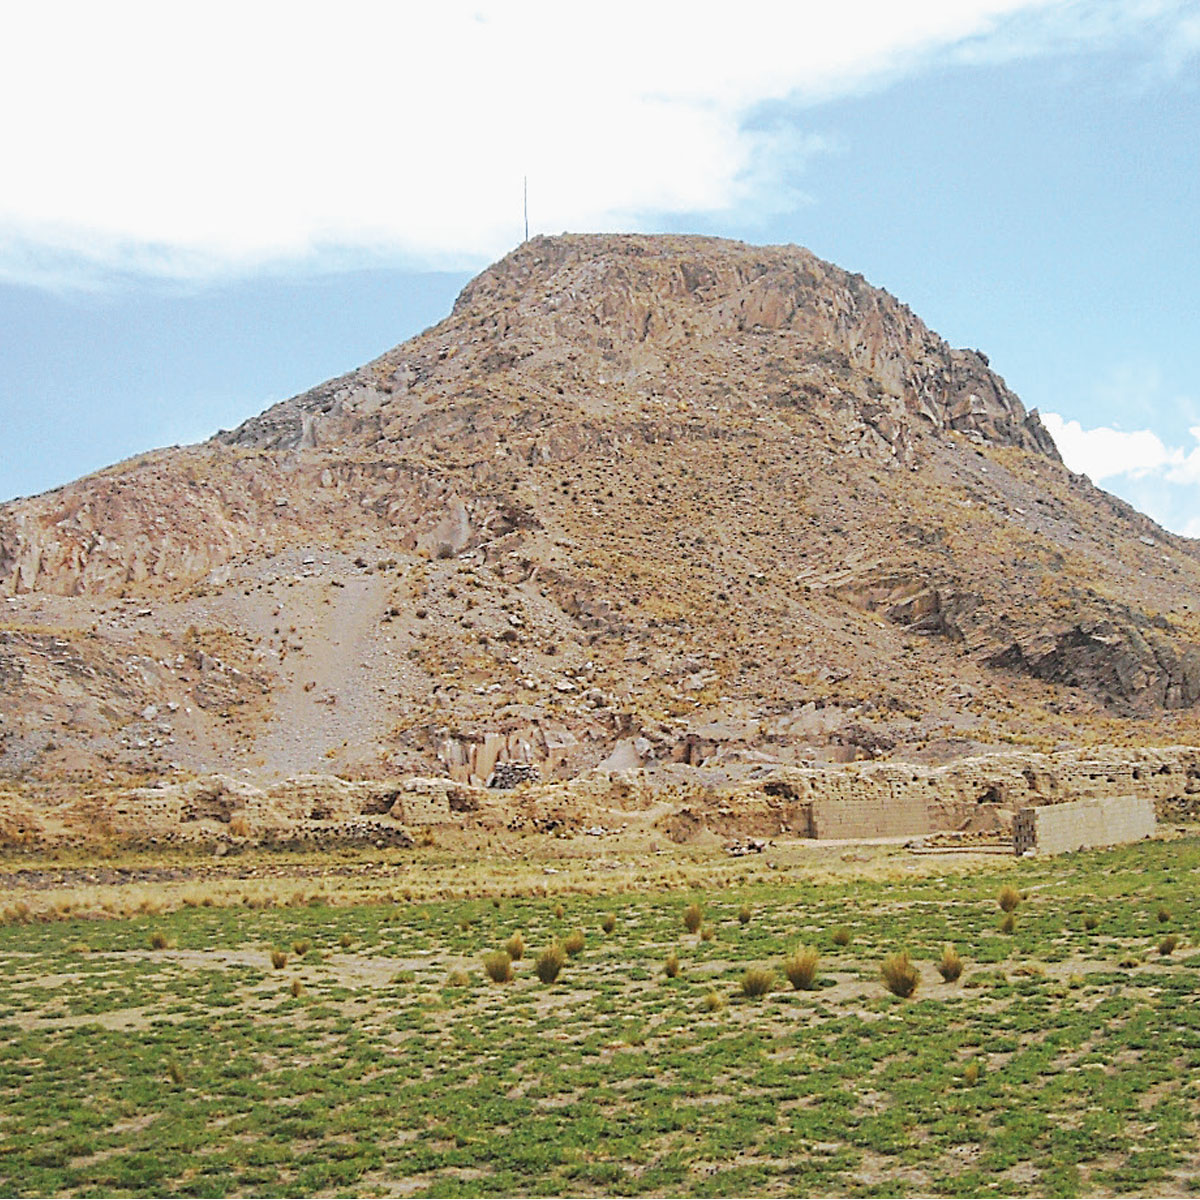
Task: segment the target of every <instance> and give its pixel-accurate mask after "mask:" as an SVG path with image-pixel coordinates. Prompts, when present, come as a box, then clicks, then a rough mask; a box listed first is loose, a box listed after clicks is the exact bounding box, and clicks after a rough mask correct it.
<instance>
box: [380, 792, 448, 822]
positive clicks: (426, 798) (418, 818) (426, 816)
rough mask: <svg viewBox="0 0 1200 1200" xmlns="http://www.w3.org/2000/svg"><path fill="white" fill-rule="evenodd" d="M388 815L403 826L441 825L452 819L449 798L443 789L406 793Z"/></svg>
mask: <svg viewBox="0 0 1200 1200" xmlns="http://www.w3.org/2000/svg"><path fill="white" fill-rule="evenodd" d="M390 815H391V816H392V817H394V818H395V819H396V820H397V821H399V822H401V824H404V825H443V824H445V823H446V822H447V821H449V820H451V819H452V818H451V813H450V800H449V797H448V796H447V794H446V792H445V790H444V789H435V788H421V789H419V790H418V789H414V790H412V791H406V792H405V793H404V794H403V795H402V796H400V797H399V798H398V799H397V800H396V803H395V804H394V805H393V806H392V810H391V813H390Z"/></svg>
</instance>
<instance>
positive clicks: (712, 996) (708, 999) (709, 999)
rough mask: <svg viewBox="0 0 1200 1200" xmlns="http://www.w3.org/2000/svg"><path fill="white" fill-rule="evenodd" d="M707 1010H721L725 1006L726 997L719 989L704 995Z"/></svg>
mask: <svg viewBox="0 0 1200 1200" xmlns="http://www.w3.org/2000/svg"><path fill="white" fill-rule="evenodd" d="M703 1003H704V1011H705V1012H710V1013H711V1012H720V1011H721V1009H723V1008H724V1007H725V997H724V996H722V995H721V993H720V992H718V991H711V992H709V993H708V994H707V995H706V996H705V997H704V1001H703Z"/></svg>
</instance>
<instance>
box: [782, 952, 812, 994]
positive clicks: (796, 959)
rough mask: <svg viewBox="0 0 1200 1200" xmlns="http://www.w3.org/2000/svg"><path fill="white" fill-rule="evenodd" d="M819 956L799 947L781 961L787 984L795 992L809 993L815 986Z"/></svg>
mask: <svg viewBox="0 0 1200 1200" xmlns="http://www.w3.org/2000/svg"><path fill="white" fill-rule="evenodd" d="M819 959H820V955H819V954H818V953H817V952H816V951H815V950H813V949H810V948H809V947H807V946H801V947H800V949H798V950H797V951H796V952H795V953H794V954H792V955H790V956H789V957H788V958H785V959H784V961H783V973H784V975H786V976H787V980H788V983H790V984H791V985H792V987H794V988H795V989H796V990H797V991H802V992H809V991H812V989H813V988H815V987H816V986H817V962H818V960H819Z"/></svg>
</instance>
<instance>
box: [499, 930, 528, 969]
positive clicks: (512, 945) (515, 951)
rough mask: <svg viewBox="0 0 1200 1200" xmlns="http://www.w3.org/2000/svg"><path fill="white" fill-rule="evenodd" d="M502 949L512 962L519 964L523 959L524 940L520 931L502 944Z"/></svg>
mask: <svg viewBox="0 0 1200 1200" xmlns="http://www.w3.org/2000/svg"><path fill="white" fill-rule="evenodd" d="M504 949H505V950H506V951H507V952H508V957H509V958H511V959H512V960H513V962H520V961H521V959H523V958H524V957H525V939H524V938H523V937H522V936H521V933H520V930H518V931H517V932H516V933H514V934H513V935H512V937H510V938H509V939H508V941H507V942H505V943H504Z"/></svg>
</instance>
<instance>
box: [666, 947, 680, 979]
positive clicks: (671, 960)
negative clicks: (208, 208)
mask: <svg viewBox="0 0 1200 1200" xmlns="http://www.w3.org/2000/svg"><path fill="white" fill-rule="evenodd" d="M663 971H664V972H665V973H666V976H667V978H668V979H674V978H675V977H676V976H677V975H678V974H679V955H678V954H676V953H675V952H674V951H673V950H672V951H671V953H670V954H668V955H667V961H666V962H665V963H664V964H663Z"/></svg>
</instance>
